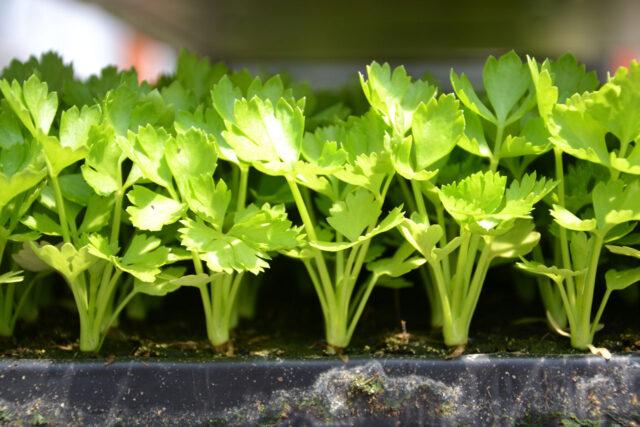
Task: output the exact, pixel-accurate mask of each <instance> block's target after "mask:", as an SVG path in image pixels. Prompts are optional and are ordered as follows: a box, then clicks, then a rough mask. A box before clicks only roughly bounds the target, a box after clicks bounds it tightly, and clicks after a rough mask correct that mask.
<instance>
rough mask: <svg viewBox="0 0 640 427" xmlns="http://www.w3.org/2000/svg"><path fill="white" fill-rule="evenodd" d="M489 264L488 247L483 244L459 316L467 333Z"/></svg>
mask: <svg viewBox="0 0 640 427" xmlns="http://www.w3.org/2000/svg"><path fill="white" fill-rule="evenodd" d="M490 264H491V256H490V249H489V247H488V246H485V247H484V248H483V249H482V252H481V253H480V258H479V259H478V264H477V266H476V271H475V273H474V274H473V279H472V280H471V285H470V286H469V293H468V294H467V296H466V298H465V304H464V308H463V310H462V312H461V317H462V318H463V319H464V324H465V330H466V331H467V333H468V331H469V326H470V324H471V318H472V317H473V314H474V312H475V310H476V306H477V305H478V299H479V298H480V292H481V291H482V285H483V284H484V279H485V277H486V275H487V271H488V270H489V265H490Z"/></svg>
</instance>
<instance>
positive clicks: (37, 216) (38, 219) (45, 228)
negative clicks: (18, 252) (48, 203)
mask: <svg viewBox="0 0 640 427" xmlns="http://www.w3.org/2000/svg"><path fill="white" fill-rule="evenodd" d="M21 222H22V223H23V224H24V225H26V226H27V227H29V228H30V229H31V230H34V231H37V232H39V233H41V234H46V235H48V236H61V235H62V228H61V227H60V225H59V224H58V221H56V220H53V219H51V217H49V216H48V215H46V214H44V213H41V212H34V213H33V214H31V215H29V216H27V217H25V218H24V219H23V220H22V221H21Z"/></svg>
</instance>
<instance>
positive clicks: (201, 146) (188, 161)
mask: <svg viewBox="0 0 640 427" xmlns="http://www.w3.org/2000/svg"><path fill="white" fill-rule="evenodd" d="M165 156H166V159H167V163H168V165H169V169H171V173H172V174H173V177H174V178H175V180H176V182H177V183H178V186H179V187H180V188H181V190H180V191H181V192H183V191H184V189H183V188H185V186H186V185H187V184H186V182H187V180H188V178H189V177H191V176H201V175H207V176H211V175H213V172H214V171H215V170H216V162H217V159H218V156H217V154H216V150H215V148H214V145H213V143H212V141H211V140H209V139H207V137H206V135H205V134H204V132H202V131H200V130H197V129H193V128H191V129H189V130H188V131H187V132H185V133H179V134H178V135H177V136H176V137H175V138H171V139H170V140H169V141H168V143H167V146H166V152H165Z"/></svg>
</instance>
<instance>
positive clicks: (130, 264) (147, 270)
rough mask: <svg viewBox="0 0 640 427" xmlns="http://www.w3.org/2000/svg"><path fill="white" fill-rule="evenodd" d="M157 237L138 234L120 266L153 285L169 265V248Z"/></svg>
mask: <svg viewBox="0 0 640 427" xmlns="http://www.w3.org/2000/svg"><path fill="white" fill-rule="evenodd" d="M161 245H162V241H161V240H160V239H158V238H156V237H151V236H146V235H144V234H136V235H135V236H133V239H132V240H131V243H130V244H129V248H128V249H127V251H126V252H125V253H124V255H123V256H122V259H121V260H120V262H119V264H118V266H119V267H120V268H121V269H122V270H123V271H126V272H127V273H129V274H131V275H132V276H134V277H135V278H136V279H138V280H140V281H142V282H148V283H151V282H153V281H154V280H155V279H156V276H157V275H158V274H160V267H162V266H163V265H164V264H166V263H167V260H168V257H169V248H167V247H166V246H161Z"/></svg>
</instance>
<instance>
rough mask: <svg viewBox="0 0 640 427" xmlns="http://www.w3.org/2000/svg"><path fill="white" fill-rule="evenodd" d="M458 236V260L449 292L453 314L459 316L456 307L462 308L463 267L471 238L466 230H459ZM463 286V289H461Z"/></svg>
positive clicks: (463, 292)
mask: <svg viewBox="0 0 640 427" xmlns="http://www.w3.org/2000/svg"><path fill="white" fill-rule="evenodd" d="M460 237H461V238H462V241H461V242H460V247H459V249H458V261H457V263H456V273H455V274H454V276H453V278H454V281H453V283H452V288H453V289H451V291H452V294H451V301H453V307H452V308H453V310H454V312H455V313H454V315H455V316H459V315H460V313H459V312H458V308H462V301H463V300H464V297H465V296H466V286H464V279H465V274H464V271H465V268H466V267H467V254H468V252H469V241H470V240H471V232H469V231H467V230H461V233H460ZM470 261H473V258H472V259H470ZM470 264H473V262H470ZM463 287H464V288H465V289H463Z"/></svg>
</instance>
